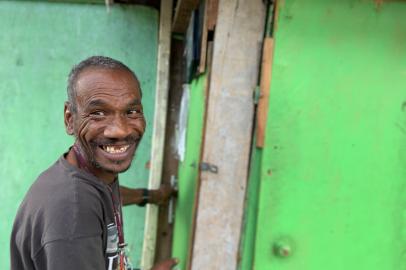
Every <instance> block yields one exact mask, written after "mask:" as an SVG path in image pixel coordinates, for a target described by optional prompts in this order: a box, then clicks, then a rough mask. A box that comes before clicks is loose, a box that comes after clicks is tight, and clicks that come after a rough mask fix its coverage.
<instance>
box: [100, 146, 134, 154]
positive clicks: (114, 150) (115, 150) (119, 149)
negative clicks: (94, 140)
mask: <svg viewBox="0 0 406 270" xmlns="http://www.w3.org/2000/svg"><path fill="white" fill-rule="evenodd" d="M128 147H130V146H129V145H123V146H112V145H104V146H103V150H104V151H106V152H107V153H110V154H121V153H124V152H125V151H126V150H127V149H128Z"/></svg>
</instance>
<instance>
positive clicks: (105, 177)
mask: <svg viewBox="0 0 406 270" xmlns="http://www.w3.org/2000/svg"><path fill="white" fill-rule="evenodd" d="M66 160H67V161H68V162H69V164H71V165H73V166H75V167H77V168H80V169H83V170H86V171H88V172H89V173H91V174H93V175H94V176H96V177H97V178H99V179H100V180H101V181H103V182H104V183H106V184H108V185H109V184H111V183H113V182H114V180H115V179H116V178H117V175H114V174H112V173H107V172H104V171H102V170H100V169H97V168H93V167H92V166H86V168H82V166H80V162H79V160H78V159H77V157H76V154H75V151H74V150H73V147H72V148H71V149H69V152H68V154H67V155H66Z"/></svg>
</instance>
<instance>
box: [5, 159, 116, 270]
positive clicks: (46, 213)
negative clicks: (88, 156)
mask: <svg viewBox="0 0 406 270" xmlns="http://www.w3.org/2000/svg"><path fill="white" fill-rule="evenodd" d="M110 188H111V190H112V191H113V194H114V196H115V198H119V196H120V195H119V184H118V180H117V181H115V182H114V183H113V184H111V185H110ZM115 207H116V209H117V210H118V211H120V210H121V208H120V207H121V206H120V203H119V202H118V203H117V204H116V206H115ZM10 252H11V254H10V255H11V269H12V270H22V269H24V270H32V269H37V270H47V269H53V270H55V269H58V270H64V269H66V270H68V269H69V270H73V269H75V270H82V269H83V270H85V269H86V270H88V269H96V270H98V269H108V270H111V269H115V266H116V264H117V252H118V236H117V226H116V224H115V219H114V212H113V202H112V197H111V192H110V190H109V187H108V186H107V185H106V184H105V183H103V182H102V181H101V180H99V179H98V178H96V177H95V176H93V175H91V174H89V173H87V172H85V171H83V170H80V169H78V168H76V167H75V166H72V165H71V164H69V163H68V162H67V161H66V159H65V158H64V157H63V156H62V157H61V158H59V160H58V161H57V162H56V163H55V164H54V165H52V166H51V167H50V168H49V169H48V170H46V171H45V172H43V173H42V174H41V175H40V176H39V177H38V179H37V180H36V181H35V182H34V184H33V185H32V186H31V188H30V190H29V191H28V193H27V195H26V196H25V198H24V201H23V202H22V204H21V206H20V208H19V210H18V213H17V216H16V218H15V221H14V226H13V231H12V234H11V246H10Z"/></svg>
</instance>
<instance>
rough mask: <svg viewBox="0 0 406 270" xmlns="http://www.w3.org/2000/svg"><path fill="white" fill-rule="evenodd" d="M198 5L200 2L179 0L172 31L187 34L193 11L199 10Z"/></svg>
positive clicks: (196, 0)
mask: <svg viewBox="0 0 406 270" xmlns="http://www.w3.org/2000/svg"><path fill="white" fill-rule="evenodd" d="M162 2H164V0H162ZM198 4H199V0H178V2H177V4H176V8H175V16H174V18H173V24H172V31H173V32H174V33H179V34H184V33H186V30H187V27H188V25H189V20H190V17H191V15H192V11H193V10H195V9H196V8H197V6H198Z"/></svg>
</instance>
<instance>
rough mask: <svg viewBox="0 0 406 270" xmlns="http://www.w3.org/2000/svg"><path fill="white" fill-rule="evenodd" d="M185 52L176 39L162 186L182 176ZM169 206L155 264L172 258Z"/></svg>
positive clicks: (162, 213)
mask: <svg viewBox="0 0 406 270" xmlns="http://www.w3.org/2000/svg"><path fill="white" fill-rule="evenodd" d="M183 49H184V44H183V41H182V40H176V39H172V42H171V56H170V86H169V97H168V112H167V113H168V115H167V125H166V132H165V148H164V163H163V169H162V170H163V171H162V184H166V185H170V184H171V178H172V176H174V175H177V173H178V166H179V161H178V160H177V159H176V154H175V153H176V151H177V149H176V148H177V145H176V135H177V123H178V120H179V108H180V103H181V97H182V83H183V76H182V75H183V72H182V68H183V58H182V55H183ZM169 215H170V209H169V205H162V206H161V207H160V209H159V216H158V232H157V243H156V251H155V259H154V260H155V262H159V261H162V260H164V259H167V258H169V257H170V256H171V253H172V239H173V224H171V223H170V222H169V220H168V216H169Z"/></svg>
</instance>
